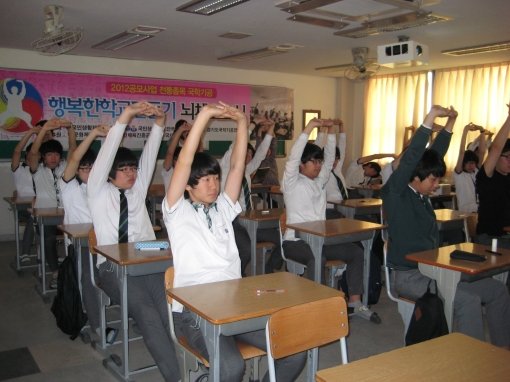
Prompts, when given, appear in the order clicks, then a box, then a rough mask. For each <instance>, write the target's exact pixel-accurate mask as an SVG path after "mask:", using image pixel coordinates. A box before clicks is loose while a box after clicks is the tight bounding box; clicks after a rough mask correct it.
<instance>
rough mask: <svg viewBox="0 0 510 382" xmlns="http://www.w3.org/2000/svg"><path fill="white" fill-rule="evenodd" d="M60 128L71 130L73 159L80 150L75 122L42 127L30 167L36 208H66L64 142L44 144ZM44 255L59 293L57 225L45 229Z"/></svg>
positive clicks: (62, 121) (55, 121) (61, 121)
mask: <svg viewBox="0 0 510 382" xmlns="http://www.w3.org/2000/svg"><path fill="white" fill-rule="evenodd" d="M60 128H65V129H67V136H68V142H69V150H68V155H72V153H73V151H74V149H75V148H76V133H75V131H74V128H73V125H72V124H71V122H69V121H67V120H65V119H59V118H54V119H50V120H49V121H47V122H46V123H45V124H44V125H43V126H42V127H41V130H40V131H39V133H38V134H37V137H36V138H35V141H34V143H33V144H32V148H31V149H30V152H29V154H28V164H29V166H30V171H31V172H32V177H33V179H34V184H35V193H36V195H37V197H36V199H35V207H36V208H55V207H62V200H61V195H60V188H59V186H58V180H59V178H60V177H61V176H62V173H63V172H64V169H65V167H66V164H67V163H66V161H65V159H64V160H62V152H63V148H62V145H61V144H60V142H59V141H57V140H54V139H50V140H48V141H45V142H44V140H45V139H46V137H47V135H48V133H51V132H52V131H53V130H56V129H60ZM39 158H42V163H39ZM44 253H45V256H46V260H47V262H48V265H49V267H50V270H51V271H52V272H53V276H52V279H51V281H50V288H52V289H55V288H56V287H57V277H58V259H57V257H58V255H57V226H56V225H54V226H51V225H45V227H44Z"/></svg>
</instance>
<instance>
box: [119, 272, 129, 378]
mask: <svg viewBox="0 0 510 382" xmlns="http://www.w3.org/2000/svg"><path fill="white" fill-rule="evenodd" d="M117 272H120V283H121V285H120V288H119V289H120V291H121V292H120V293H121V303H120V308H121V331H122V372H121V373H122V377H123V378H124V379H125V380H128V379H129V319H128V297H127V293H128V291H127V287H128V286H127V283H128V280H127V270H126V267H117Z"/></svg>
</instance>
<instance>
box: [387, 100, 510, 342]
mask: <svg viewBox="0 0 510 382" xmlns="http://www.w3.org/2000/svg"><path fill="white" fill-rule="evenodd" d="M444 117H447V118H448V120H447V123H446V126H445V128H444V129H443V130H442V131H441V132H439V134H438V135H437V137H436V139H435V140H434V142H433V144H432V146H431V148H430V149H427V150H426V149H425V146H426V145H427V143H428V141H429V139H430V136H431V133H432V131H431V127H432V124H433V122H434V120H435V119H436V118H444ZM456 118H457V112H456V111H455V110H454V109H453V108H452V107H450V108H445V107H441V106H437V105H435V106H433V107H432V108H431V110H430V111H429V113H428V114H427V116H426V117H425V120H424V121H423V124H422V126H421V127H420V128H418V130H417V131H416V133H415V135H414V136H413V138H412V140H411V143H410V145H409V147H408V149H407V150H406V152H405V154H404V156H403V157H402V159H401V161H400V165H399V167H398V168H397V169H396V170H395V172H394V173H393V174H392V175H391V177H390V179H389V180H388V182H387V183H386V184H385V185H384V186H383V188H382V199H383V208H384V212H385V216H386V221H387V224H388V233H389V241H388V243H389V244H388V263H389V265H390V266H391V267H392V268H393V269H394V282H395V288H394V290H395V291H396V292H397V293H398V294H399V295H400V296H402V297H405V298H409V299H412V300H416V299H418V298H419V297H421V296H422V295H423V294H424V293H425V292H426V290H427V286H428V285H429V282H430V279H429V278H428V277H426V276H424V275H422V274H421V273H420V271H419V270H418V265H417V264H416V263H415V262H411V261H408V260H406V258H405V256H406V255H408V254H410V253H413V252H418V251H424V250H428V249H433V248H437V247H438V246H439V232H438V225H437V222H436V215H435V213H434V210H433V209H432V205H431V203H430V199H429V195H430V194H431V193H432V192H433V191H434V190H435V189H437V187H438V186H439V180H440V178H441V177H442V176H444V173H445V171H446V165H445V163H444V160H443V156H444V155H445V154H446V151H447V150H448V146H449V144H450V139H451V135H452V129H453V125H454V123H455V120H456ZM507 133H508V132H507ZM481 304H484V305H485V309H486V311H487V319H488V327H489V332H490V337H491V341H492V343H493V344H495V345H498V346H509V345H510V297H509V296H508V291H507V290H506V287H505V286H504V285H503V284H502V283H501V282H499V281H497V280H494V279H492V278H485V279H482V280H478V281H473V282H463V281H461V282H459V283H458V285H457V292H456V294H455V298H454V317H453V320H454V328H455V330H456V331H458V332H461V333H464V334H466V335H469V336H472V337H475V338H478V339H480V340H482V341H483V340H484V325H483V321H482V305H481Z"/></svg>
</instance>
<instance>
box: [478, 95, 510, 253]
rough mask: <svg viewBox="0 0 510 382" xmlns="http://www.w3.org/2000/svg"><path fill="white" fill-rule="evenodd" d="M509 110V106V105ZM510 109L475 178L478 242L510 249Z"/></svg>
mask: <svg viewBox="0 0 510 382" xmlns="http://www.w3.org/2000/svg"><path fill="white" fill-rule="evenodd" d="M507 106H508V105H507ZM509 136H510V109H509V116H508V117H507V119H506V120H505V122H504V123H503V126H502V127H501V128H500V129H499V131H498V132H497V134H496V136H495V138H494V140H493V141H492V144H491V147H490V150H489V154H488V155H487V159H486V160H485V162H483V165H482V167H481V168H480V171H478V174H477V176H476V191H477V193H478V197H479V207H478V225H477V227H476V233H477V237H476V241H477V242H478V243H482V244H490V243H491V241H492V239H498V245H499V246H502V247H505V248H510V234H509V233H508V232H505V230H504V227H509V226H510V175H509V174H510V138H509Z"/></svg>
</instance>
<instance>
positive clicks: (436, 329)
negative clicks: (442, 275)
mask: <svg viewBox="0 0 510 382" xmlns="http://www.w3.org/2000/svg"><path fill="white" fill-rule="evenodd" d="M432 281H434V285H435V286H436V288H435V289H436V291H437V285H436V281H435V280H430V281H429V285H428V286H427V291H426V292H425V294H424V295H423V296H421V297H420V298H419V299H418V300H416V303H415V305H414V311H413V316H412V317H411V322H410V323H409V328H408V329H407V333H406V346H409V345H413V344H417V343H419V342H423V341H427V340H430V339H432V338H436V337H441V336H444V335H445V334H448V333H449V332H448V324H447V323H446V317H445V315H444V307H443V301H442V300H441V298H440V297H439V296H438V295H437V292H436V293H432V292H431V291H430V283H431V282H432Z"/></svg>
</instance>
